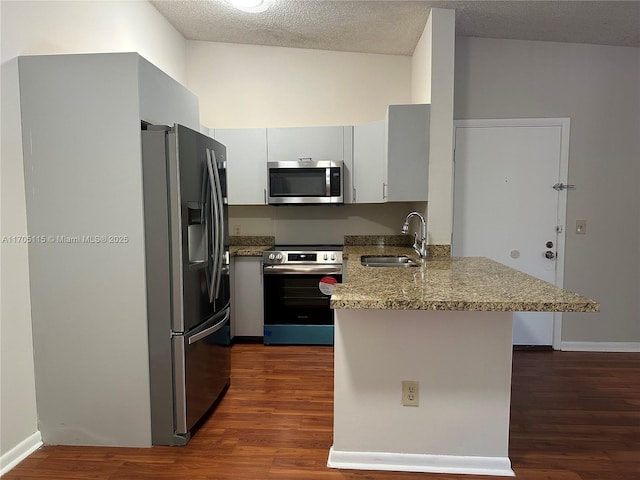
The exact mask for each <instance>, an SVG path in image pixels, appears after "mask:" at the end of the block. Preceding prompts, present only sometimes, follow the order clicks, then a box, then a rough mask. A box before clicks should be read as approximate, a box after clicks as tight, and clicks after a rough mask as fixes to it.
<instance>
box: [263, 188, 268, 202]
mask: <svg viewBox="0 0 640 480" xmlns="http://www.w3.org/2000/svg"><path fill="white" fill-rule="evenodd" d="M262 193H263V194H264V204H265V205H266V204H267V189H266V188H263V189H262Z"/></svg>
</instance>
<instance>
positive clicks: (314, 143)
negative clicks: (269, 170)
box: [267, 127, 344, 162]
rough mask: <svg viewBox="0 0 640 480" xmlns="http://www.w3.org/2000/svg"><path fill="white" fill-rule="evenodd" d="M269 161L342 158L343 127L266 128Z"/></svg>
mask: <svg viewBox="0 0 640 480" xmlns="http://www.w3.org/2000/svg"><path fill="white" fill-rule="evenodd" d="M267 138H268V149H269V154H268V156H269V161H270V162H282V161H292V160H298V159H299V158H310V159H312V160H344V129H343V127H294V128H269V129H268V130H267Z"/></svg>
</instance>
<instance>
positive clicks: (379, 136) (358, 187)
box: [353, 120, 387, 203]
mask: <svg viewBox="0 0 640 480" xmlns="http://www.w3.org/2000/svg"><path fill="white" fill-rule="evenodd" d="M386 143H387V142H386V122H385V121H384V120H379V121H377V122H372V123H365V124H363V125H356V126H355V127H354V128H353V186H354V190H355V199H354V202H355V203H382V202H384V201H385V198H384V195H385V188H386V187H385V183H386V180H385V173H386V157H387V156H386Z"/></svg>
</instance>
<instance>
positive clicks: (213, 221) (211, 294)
mask: <svg viewBox="0 0 640 480" xmlns="http://www.w3.org/2000/svg"><path fill="white" fill-rule="evenodd" d="M207 171H208V173H209V185H210V188H211V190H210V196H209V198H210V201H211V203H212V204H213V208H212V209H211V228H213V229H215V230H214V232H213V253H212V258H213V269H212V270H213V271H212V272H211V277H212V278H211V285H210V286H209V301H210V302H211V303H213V301H214V300H215V298H216V297H214V293H215V289H216V280H215V278H216V276H217V272H218V257H219V255H218V252H217V249H218V235H219V234H220V232H219V229H218V226H217V224H216V222H217V219H218V202H217V198H216V193H215V190H216V185H215V177H214V173H213V166H212V165H211V150H209V149H208V148H207ZM207 260H208V259H207Z"/></svg>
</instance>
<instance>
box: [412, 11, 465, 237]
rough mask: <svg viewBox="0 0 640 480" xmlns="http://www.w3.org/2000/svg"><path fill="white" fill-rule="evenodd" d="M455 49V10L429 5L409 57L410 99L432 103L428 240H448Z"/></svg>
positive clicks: (451, 181)
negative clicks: (425, 22)
mask: <svg viewBox="0 0 640 480" xmlns="http://www.w3.org/2000/svg"><path fill="white" fill-rule="evenodd" d="M454 50H455V10H447V9H442V8H432V9H431V13H430V15H429V18H428V20H427V24H426V26H425V29H424V32H423V34H422V37H421V38H420V41H419V42H418V45H417V46H416V49H415V51H414V53H413V57H412V102H413V103H431V121H430V123H429V196H428V203H429V208H428V212H427V220H428V225H427V227H428V228H427V231H428V236H429V243H430V244H445V245H449V244H451V232H452V219H453V201H452V199H453V195H452V192H453V154H452V149H453V146H452V138H453V135H452V129H453V85H454V53H455V52H454Z"/></svg>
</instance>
